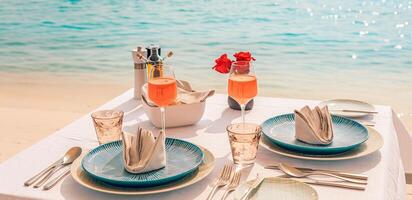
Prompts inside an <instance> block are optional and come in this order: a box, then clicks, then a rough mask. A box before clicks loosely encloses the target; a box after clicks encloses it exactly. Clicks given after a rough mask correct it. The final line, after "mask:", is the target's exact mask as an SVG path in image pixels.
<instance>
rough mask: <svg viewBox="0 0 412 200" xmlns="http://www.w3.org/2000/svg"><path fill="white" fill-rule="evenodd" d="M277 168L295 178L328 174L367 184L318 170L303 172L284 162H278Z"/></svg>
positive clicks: (364, 182)
mask: <svg viewBox="0 0 412 200" xmlns="http://www.w3.org/2000/svg"><path fill="white" fill-rule="evenodd" d="M279 169H280V170H282V171H283V172H285V174H287V175H289V176H292V177H296V178H303V177H307V176H311V175H325V176H330V177H334V178H337V179H340V180H344V181H348V182H351V183H359V184H365V185H366V184H367V182H366V181H364V180H354V179H350V178H345V177H342V176H337V175H334V174H330V173H327V172H318V171H314V172H303V171H300V170H299V169H297V168H295V167H292V166H290V165H287V164H284V163H280V164H279Z"/></svg>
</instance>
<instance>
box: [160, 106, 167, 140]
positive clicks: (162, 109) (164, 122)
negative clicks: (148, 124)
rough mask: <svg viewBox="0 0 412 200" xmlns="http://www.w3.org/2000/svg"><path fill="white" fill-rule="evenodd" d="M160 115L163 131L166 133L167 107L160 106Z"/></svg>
mask: <svg viewBox="0 0 412 200" xmlns="http://www.w3.org/2000/svg"><path fill="white" fill-rule="evenodd" d="M160 116H161V118H162V132H163V133H165V134H166V113H165V107H160Z"/></svg>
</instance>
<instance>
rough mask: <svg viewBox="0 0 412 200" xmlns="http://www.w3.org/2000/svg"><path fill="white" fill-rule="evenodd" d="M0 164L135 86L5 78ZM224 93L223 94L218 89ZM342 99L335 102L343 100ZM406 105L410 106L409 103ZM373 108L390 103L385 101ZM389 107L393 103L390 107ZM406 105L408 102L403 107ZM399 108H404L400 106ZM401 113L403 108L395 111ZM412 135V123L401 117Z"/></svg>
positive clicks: (96, 79)
mask: <svg viewBox="0 0 412 200" xmlns="http://www.w3.org/2000/svg"><path fill="white" fill-rule="evenodd" d="M0 77H2V78H1V79H0V96H1V98H0V121H1V124H2V130H3V131H2V132H1V133H0V137H1V138H2V139H1V140H0V162H2V161H4V160H6V159H7V158H10V157H11V156H13V155H14V154H16V153H18V152H19V151H21V150H23V149H25V148H27V147H29V146H30V145H32V144H34V143H35V142H37V141H39V140H41V139H42V138H44V137H46V136H47V135H49V134H51V133H53V132H54V131H56V130H58V129H60V128H62V127H64V126H65V125H66V124H68V123H70V122H71V121H73V120H75V119H77V118H79V117H81V116H82V115H84V114H85V113H88V112H90V111H91V110H93V109H95V108H96V107H98V106H100V105H101V104H103V103H105V102H107V101H108V100H110V99H112V98H113V97H115V96H117V95H119V94H121V93H122V92H124V91H126V90H127V89H129V88H130V87H131V86H132V80H131V79H127V78H120V79H121V80H120V81H119V80H116V79H115V78H108V77H105V76H98V75H91V74H84V75H81V74H80V75H79V74H76V75H75V76H74V75H68V74H65V75H56V74H47V73H30V74H27V73H23V74H22V73H5V72H2V73H0ZM218 91H219V92H224V88H218ZM261 94H262V96H276V97H279V96H283V97H293V98H307V99H310V98H312V99H323V98H325V99H327V98H331V97H333V94H330V93H328V95H325V94H323V95H320V94H314V93H312V94H310V95H308V94H302V93H287V92H285V91H283V92H280V93H276V94H275V93H270V92H269V91H266V90H262V91H261ZM338 97H339V96H337V97H336V98H338ZM405 101H406V100H405ZM372 103H385V101H383V102H382V100H377V101H372ZM389 103H390V102H388V104H389ZM404 103H405V104H406V102H404ZM397 105H399V104H397ZM394 108H395V110H396V111H397V112H398V113H401V111H402V109H403V107H399V106H395V107H394ZM401 119H402V120H403V121H404V123H405V124H406V125H407V126H408V128H409V129H410V130H411V129H412V117H411V116H409V115H403V116H401Z"/></svg>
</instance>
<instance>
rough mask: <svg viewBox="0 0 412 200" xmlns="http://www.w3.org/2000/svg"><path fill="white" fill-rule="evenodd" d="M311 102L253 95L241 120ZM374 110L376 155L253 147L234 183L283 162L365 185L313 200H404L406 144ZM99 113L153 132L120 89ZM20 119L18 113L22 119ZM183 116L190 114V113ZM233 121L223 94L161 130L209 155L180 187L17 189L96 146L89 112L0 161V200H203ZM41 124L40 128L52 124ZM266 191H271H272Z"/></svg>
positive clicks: (390, 120)
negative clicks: (304, 154) (146, 190)
mask: <svg viewBox="0 0 412 200" xmlns="http://www.w3.org/2000/svg"><path fill="white" fill-rule="evenodd" d="M319 102H320V101H318V100H303V99H290V98H273V97H260V96H259V97H256V98H254V107H253V109H252V110H250V111H247V112H246V121H247V122H252V123H257V124H261V123H262V122H264V121H265V120H266V119H268V118H271V117H273V116H276V115H280V114H285V113H292V112H293V111H294V110H295V109H299V108H301V107H303V106H305V105H309V106H316V105H318V104H319ZM375 108H376V111H377V112H378V113H377V114H374V115H373V116H370V117H368V118H366V119H363V120H371V121H373V122H375V125H374V127H373V128H374V129H376V130H377V131H378V132H379V133H380V134H381V136H382V138H383V141H384V144H383V146H382V148H381V149H380V150H379V151H376V152H374V153H372V154H370V155H367V156H364V157H360V158H355V159H350V160H340V161H316V160H301V159H296V158H289V157H285V156H282V155H278V154H275V153H273V152H271V151H269V150H267V149H266V148H264V147H262V146H260V147H259V149H258V152H257V158H256V161H255V163H254V164H253V165H252V166H250V167H246V168H244V169H242V182H244V181H246V180H252V179H254V178H255V177H256V174H257V173H259V175H260V176H265V177H276V176H281V175H283V173H282V172H281V171H279V170H274V169H265V168H264V167H265V166H267V165H272V164H276V163H281V162H286V163H289V164H292V165H294V166H299V167H308V168H322V169H330V170H338V171H344V172H351V173H361V174H364V175H367V176H368V184H367V186H366V189H365V190H363V191H362V190H351V189H343V188H337V187H327V186H317V185H312V187H313V188H314V189H315V190H316V192H317V193H318V196H319V199H321V200H326V199H327V200H333V199H345V200H346V199H374V200H379V199H382V200H387V199H404V198H405V195H406V192H405V187H406V186H405V184H406V183H405V170H409V169H410V167H411V166H412V165H411V163H410V162H411V161H410V160H411V159H408V155H407V153H405V151H408V149H407V148H409V150H410V148H411V145H405V144H406V142H407V141H405V140H409V141H410V136H409V135H408V132H407V130H406V128H405V127H403V124H402V123H401V122H400V121H399V118H398V117H397V116H396V113H395V112H394V111H393V109H392V108H391V107H390V106H384V105H375ZM103 109H118V110H122V111H124V119H123V130H124V131H128V132H134V131H136V130H137V129H138V127H139V126H140V127H144V128H146V129H150V130H153V131H156V130H157V128H156V127H154V126H153V125H152V124H151V122H150V121H149V120H148V117H147V116H146V114H145V112H144V109H143V107H142V104H141V101H140V100H136V99H133V89H130V90H127V91H125V92H124V93H123V94H121V95H119V96H117V97H115V98H114V99H112V100H110V101H109V102H107V103H105V104H104V105H102V106H100V107H99V108H97V109H96V110H103ZM21 114H22V115H24V113H21ZM166 114H167V110H166ZM187 114H188V115H190V113H187ZM239 121H240V111H237V110H232V109H231V108H229V107H228V103H227V95H226V94H215V95H214V96H212V97H209V98H208V99H207V100H206V108H205V112H204V115H203V117H202V118H201V120H200V121H199V122H198V123H196V124H194V125H190V126H184V127H176V128H167V132H166V133H167V137H173V138H179V139H182V140H186V141H189V142H191V143H194V144H196V145H199V146H202V147H204V148H206V149H208V150H209V151H210V152H212V153H213V155H214V157H215V161H214V162H215V163H214V168H213V170H212V172H211V173H210V174H209V175H208V176H207V177H205V178H204V179H203V180H201V181H199V182H197V183H195V184H193V185H190V186H187V187H185V188H182V189H178V190H174V191H169V192H165V193H159V194H150V195H141V196H125V195H114V194H106V193H102V192H97V191H93V190H90V189H88V188H86V187H84V186H82V185H80V184H78V183H77V182H76V181H75V180H74V179H73V178H72V177H71V176H67V177H66V178H65V179H63V180H62V181H60V182H59V183H58V184H57V185H56V186H55V187H54V188H52V189H51V190H46V191H45V190H42V189H41V188H37V189H35V188H33V187H26V186H24V185H23V183H24V182H25V181H26V180H27V179H29V178H30V177H32V176H33V175H35V174H36V173H38V172H39V171H41V170H43V169H44V168H46V167H47V166H49V165H50V164H51V163H53V162H54V161H56V160H57V159H58V158H60V157H61V156H62V155H64V153H65V152H66V151H67V150H68V149H69V148H70V147H73V146H79V147H82V149H83V151H87V150H90V149H93V148H95V147H97V146H98V142H97V139H96V133H95V130H94V127H93V122H92V119H91V117H90V113H89V114H86V115H84V116H83V117H81V118H79V119H77V120H75V121H73V122H72V123H70V124H68V125H67V126H65V127H63V128H61V129H59V130H57V131H56V132H55V133H53V134H50V135H49V136H47V137H46V138H44V139H42V140H40V141H39V142H37V143H35V144H33V145H32V146H30V147H28V148H27V149H25V150H23V151H21V152H19V153H18V154H16V155H15V156H13V157H11V158H10V159H8V160H6V161H4V162H2V163H1V164H0V199H73V200H90V199H99V200H104V199H140V200H145V199H153V200H155V199H179V200H185V199H206V197H207V196H208V194H209V192H210V191H211V188H212V184H213V182H214V180H215V179H216V177H218V176H219V174H220V171H221V170H222V168H223V166H224V165H225V164H230V163H232V155H231V149H230V145H229V140H228V136H227V132H226V127H227V125H229V124H231V123H233V122H239ZM44 123H45V125H46V124H47V123H53V121H47V122H44ZM10 134H12V133H10ZM400 144H401V147H400ZM402 144H403V146H402ZM409 152H411V151H409ZM273 189H274V190H276V188H273ZM222 194H223V191H219V192H218V193H216V196H215V199H220V196H221V195H222ZM231 198H233V194H232V195H231V196H229V199H231ZM274 199H276V198H275V197H274Z"/></svg>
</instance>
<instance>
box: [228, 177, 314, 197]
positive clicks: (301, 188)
mask: <svg viewBox="0 0 412 200" xmlns="http://www.w3.org/2000/svg"><path fill="white" fill-rule="evenodd" d="M252 182H253V181H249V182H247V183H243V184H241V185H240V186H239V188H238V189H237V190H236V191H235V193H234V196H235V199H237V200H239V199H240V198H242V196H243V194H244V193H245V192H246V190H247V189H248V188H249V186H250V184H252ZM249 197H250V198H249V199H250V200H272V199H276V200H302V199H305V200H317V199H318V193H316V190H315V189H313V188H312V187H311V186H309V185H308V184H305V183H302V182H299V181H296V180H293V179H287V178H278V177H269V178H265V180H264V181H263V182H262V183H261V184H260V186H259V187H258V188H256V190H255V191H252V193H251V194H250V196H249Z"/></svg>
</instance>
